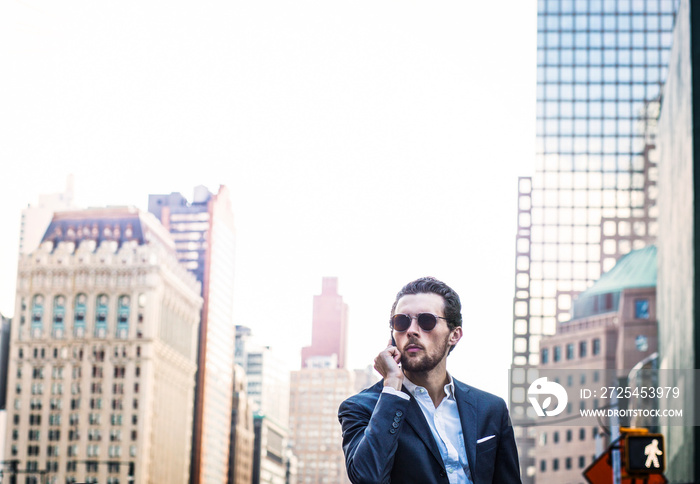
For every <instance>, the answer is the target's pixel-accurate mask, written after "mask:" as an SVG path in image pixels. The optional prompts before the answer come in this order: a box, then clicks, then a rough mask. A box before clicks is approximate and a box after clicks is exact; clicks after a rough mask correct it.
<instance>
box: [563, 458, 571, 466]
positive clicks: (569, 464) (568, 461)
mask: <svg viewBox="0 0 700 484" xmlns="http://www.w3.org/2000/svg"><path fill="white" fill-rule="evenodd" d="M564 462H565V467H566V468H567V469H571V457H567V458H566V460H565V461H564Z"/></svg>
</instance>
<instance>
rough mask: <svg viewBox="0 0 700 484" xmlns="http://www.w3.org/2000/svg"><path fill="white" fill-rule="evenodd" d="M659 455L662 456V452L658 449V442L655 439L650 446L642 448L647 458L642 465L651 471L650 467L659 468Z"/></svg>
mask: <svg viewBox="0 0 700 484" xmlns="http://www.w3.org/2000/svg"><path fill="white" fill-rule="evenodd" d="M661 454H663V452H661V450H660V449H659V441H658V440H657V439H654V440H652V441H651V444H649V445H647V446H646V447H644V455H646V456H647V461H646V463H645V464H644V465H645V466H646V467H647V468H648V469H651V465H652V464H654V467H656V468H657V469H658V468H659V467H661V465H660V464H659V456H660V455H661Z"/></svg>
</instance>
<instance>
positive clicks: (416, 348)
mask: <svg viewBox="0 0 700 484" xmlns="http://www.w3.org/2000/svg"><path fill="white" fill-rule="evenodd" d="M444 306H445V302H444V300H443V299H442V296H440V295H438V294H434V293H419V294H407V295H405V296H403V297H402V298H401V299H399V301H398V303H397V304H396V309H395V310H394V314H399V313H401V314H408V315H409V316H416V315H417V314H419V313H433V314H435V315H436V316H441V317H444V316H445V314H444ZM392 333H393V336H394V340H395V341H396V347H397V348H398V350H399V351H400V352H401V366H402V367H403V368H404V370H407V371H409V372H413V373H422V372H426V371H430V370H432V369H434V368H435V367H436V366H437V365H439V364H440V363H442V362H443V360H444V359H445V358H446V357H447V352H448V349H449V347H450V345H451V344H455V343H457V341H458V340H459V338H460V337H461V335H462V330H461V328H456V329H454V330H452V331H451V330H450V329H449V327H448V326H447V321H445V320H444V319H438V322H437V324H436V325H435V328H433V329H432V330H431V331H424V330H423V329H421V327H420V326H418V321H417V320H416V319H415V318H414V319H413V320H412V321H411V326H410V327H409V328H408V329H407V330H406V331H402V332H399V331H392Z"/></svg>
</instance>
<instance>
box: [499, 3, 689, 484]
mask: <svg viewBox="0 0 700 484" xmlns="http://www.w3.org/2000/svg"><path fill="white" fill-rule="evenodd" d="M537 5H538V32H537V64H538V65H537V140H536V157H535V160H536V166H535V173H534V174H533V176H532V177H525V178H521V180H520V183H519V198H518V203H519V207H518V211H519V218H518V233H517V243H516V281H515V299H514V308H513V312H514V322H513V372H511V385H510V387H511V397H510V408H511V413H512V417H513V420H514V423H515V424H516V436H517V440H518V444H519V449H520V459H521V465H522V467H523V482H526V483H527V482H529V483H532V482H534V478H535V472H536V467H535V458H534V454H533V453H532V449H533V448H534V431H533V429H526V428H524V427H517V423H518V419H519V418H523V417H525V415H526V414H527V412H529V411H532V408H531V407H530V406H529V404H528V403H527V401H526V398H525V394H526V392H527V388H528V387H529V383H530V381H529V377H528V372H527V370H528V369H529V368H533V367H535V366H537V365H538V364H539V362H540V354H541V353H540V348H539V341H540V339H541V338H542V336H545V335H551V334H554V333H555V331H556V326H557V324H558V323H563V322H566V321H568V320H570V319H571V316H572V306H573V300H574V298H575V296H576V295H577V294H578V293H580V292H581V291H583V290H585V289H586V288H587V287H589V286H590V285H591V284H592V283H593V282H594V281H595V280H597V279H598V278H599V277H600V275H601V274H602V273H603V272H605V271H607V270H609V269H610V268H612V266H613V265H614V264H615V262H616V260H617V259H618V258H619V257H620V256H622V255H624V254H626V253H627V252H629V251H630V250H633V249H638V248H641V247H643V246H645V245H646V244H649V243H652V242H654V240H655V237H656V233H657V231H658V230H657V207H656V195H657V189H656V179H657V177H658V170H657V167H656V161H657V152H656V146H655V132H656V123H657V118H658V112H659V103H660V96H661V91H662V86H663V83H664V80H665V78H666V74H667V70H668V60H669V51H670V47H671V43H672V36H673V33H672V31H673V26H674V21H675V12H676V10H677V7H678V1H677V0H617V1H612V0H608V1H596V0H581V1H578V0H569V1H565V0H540V1H539V2H538V4H537ZM555 358H556V355H555Z"/></svg>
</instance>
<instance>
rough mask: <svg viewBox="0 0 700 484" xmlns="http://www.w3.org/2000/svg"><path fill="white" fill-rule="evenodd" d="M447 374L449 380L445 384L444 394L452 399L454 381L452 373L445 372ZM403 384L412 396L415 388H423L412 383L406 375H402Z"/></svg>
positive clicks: (414, 393)
mask: <svg viewBox="0 0 700 484" xmlns="http://www.w3.org/2000/svg"><path fill="white" fill-rule="evenodd" d="M447 376H448V377H449V379H450V381H449V382H447V384H446V385H445V395H447V398H449V399H452V400H454V399H455V382H454V380H453V379H452V375H450V373H449V372H448V373H447ZM403 384H404V386H405V387H406V390H408V391H409V392H410V394H411V395H413V396H414V397H415V396H416V390H417V389H418V388H423V387H419V386H418V385H416V384H415V383H413V382H412V381H411V380H409V379H408V377H407V376H406V375H404V378H403Z"/></svg>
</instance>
